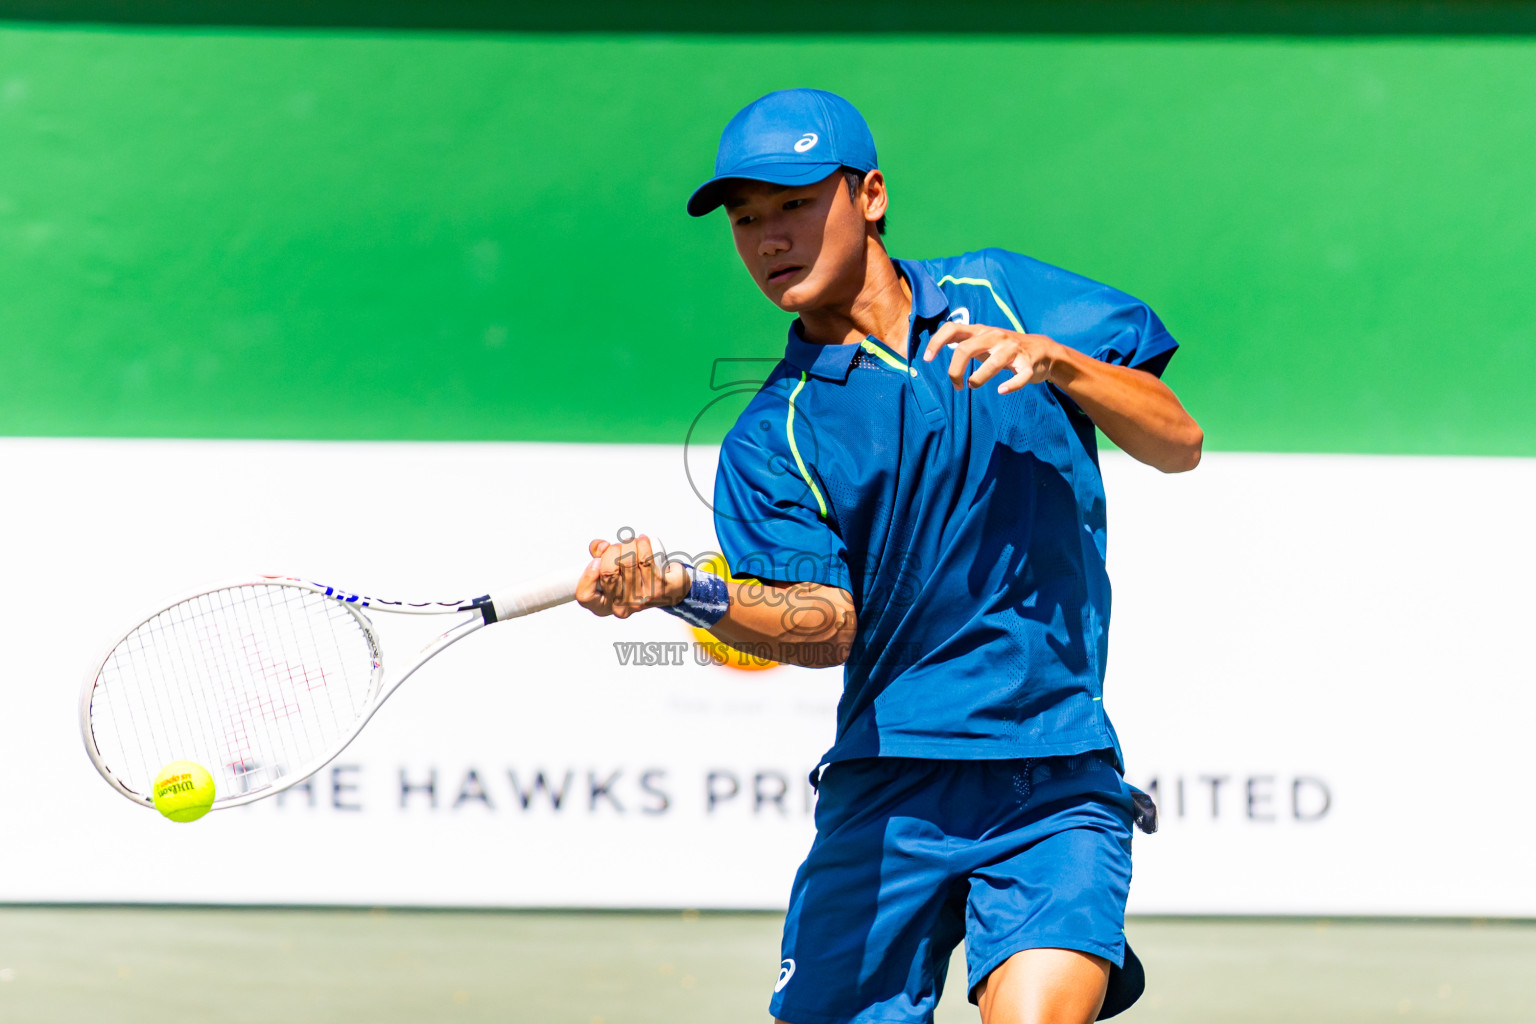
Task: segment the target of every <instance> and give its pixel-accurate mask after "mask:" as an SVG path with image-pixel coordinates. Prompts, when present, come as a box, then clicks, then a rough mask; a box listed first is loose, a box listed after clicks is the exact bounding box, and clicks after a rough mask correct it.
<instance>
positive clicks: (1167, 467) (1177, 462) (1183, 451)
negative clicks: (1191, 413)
mask: <svg viewBox="0 0 1536 1024" xmlns="http://www.w3.org/2000/svg"><path fill="white" fill-rule="evenodd" d="M1204 448H1205V431H1203V430H1201V429H1200V426H1199V424H1197V423H1195V422H1194V421H1190V425H1189V431H1188V433H1187V435H1186V436H1185V437H1183V438H1180V441H1179V444H1178V445H1176V446H1175V447H1174V449H1173V451H1172V452H1170V453H1169V456H1168V458H1166V459H1165V460H1164V461H1163V464H1162V465H1160V466H1158V467H1157V468H1158V469H1160V470H1162V471H1163V472H1164V473H1188V472H1189V471H1190V470H1192V469H1194V468H1195V467H1196V466H1198V465H1200V455H1201V453H1202V451H1203V450H1204Z"/></svg>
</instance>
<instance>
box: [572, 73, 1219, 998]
mask: <svg viewBox="0 0 1536 1024" xmlns="http://www.w3.org/2000/svg"><path fill="white" fill-rule="evenodd" d="M996 200H997V197H992V200H991V201H996ZM889 201H890V200H889V195H888V193H887V191H886V182H885V178H884V176H883V175H882V174H881V172H880V170H879V168H878V163H877V161H876V158H875V145H874V140H873V139H872V137H871V135H870V131H869V128H868V127H867V126H866V124H865V122H864V119H863V118H862V117H861V116H860V115H859V113H858V111H856V110H855V109H854V108H853V106H851V105H850V104H849V103H848V102H847V101H846V100H844V99H842V98H841V97H838V96H835V95H832V94H830V93H826V92H820V91H816V90H810V89H794V90H789V91H785V92H776V93H772V94H770V95H768V96H764V97H763V98H762V99H759V100H757V101H756V102H755V103H753V104H751V105H750V106H748V107H747V108H746V109H744V110H742V111H741V112H740V113H739V114H737V115H736V117H735V118H734V119H733V120H732V121H731V122H730V124H729V125H728V126H727V127H726V129H725V132H724V135H723V136H722V138H721V141H720V148H719V152H718V155H717V157H716V160H715V175H714V177H712V178H710V179H709V180H708V181H707V182H705V183H704V184H703V185H702V186H700V188H699V189H698V190H697V191H696V192H695V193H694V194H693V197H692V198H691V199H690V200H689V202H688V212H689V213H691V214H693V215H694V216H702V215H704V214H706V213H709V212H710V211H712V210H715V209H716V208H718V207H722V206H723V207H724V208H725V212H726V216H727V218H728V219H729V220H730V224H731V232H732V235H733V237H734V239H735V243H736V251H737V253H738V254H739V255H740V257H741V260H742V262H743V263H744V264H745V265H746V268H747V272H748V273H749V274H751V275H752V280H753V281H754V282H755V283H756V284H757V286H758V287H759V288H761V289H762V291H763V294H765V295H766V296H767V297H768V298H769V300H770V301H772V302H773V303H774V304H775V305H777V306H778V307H779V308H780V309H783V310H784V311H785V312H787V313H793V314H796V315H797V317H798V319H796V320H795V321H794V322H793V324H791V326H790V328H789V338H788V341H787V343H786V347H785V351H784V359H783V361H782V362H780V363H779V364H778V366H777V367H776V368H775V369H774V371H773V372H772V374H771V376H770V377H769V378H768V380H767V382H766V383H765V384H764V385H763V387H762V389H761V391H760V392H759V393H758V394H757V395H756V396H755V398H754V399H753V400H752V401H751V403H750V404H749V405H748V407H747V409H746V411H745V412H744V413H743V414H742V415H741V417H740V418H739V419H738V420H737V422H736V425H735V426H734V427H733V428H732V429H731V431H730V433H729V434H728V435H727V436H726V438H725V441H724V444H723V445H722V448H721V451H720V464H719V470H718V475H717V480H716V486H715V511H716V517H715V522H716V530H717V535H718V538H719V541H720V545H721V548H722V551H723V553H724V554H725V556H726V558H727V560H728V562H729V564H730V565H731V566H732V569H733V572H734V575H735V578H734V579H731V580H723V579H720V578H718V577H715V576H712V575H710V574H708V573H705V572H702V571H698V570H694V569H691V568H688V567H685V566H682V565H679V564H677V563H670V564H669V563H667V561H666V559H664V558H658V557H656V556H655V555H656V553H654V552H653V551H652V550H651V546H650V542H649V541H648V540H647V539H646V538H645V537H643V536H642V537H637V538H635V539H633V540H632V541H630V542H628V543H624V544H608V543H606V542H603V541H594V542H593V543H592V546H591V549H590V553H591V554H592V556H593V560H592V562H591V564H590V565H589V566H588V568H587V570H586V572H585V573H584V575H583V577H582V580H581V582H580V584H579V591H578V600H580V601H581V603H582V604H583V605H584V606H586V607H587V608H589V609H591V610H592V611H593V612H595V613H597V614H599V615H608V614H612V615H617V616H620V617H625V616H628V615H631V614H634V613H636V612H638V611H640V610H642V609H645V608H652V607H662V608H665V609H666V610H668V611H670V612H672V613H674V614H677V615H680V616H682V617H683V618H685V619H687V620H688V621H690V622H692V623H694V624H696V625H701V626H705V627H707V628H708V629H709V630H711V631H712V632H713V633H714V635H715V636H717V637H718V638H720V639H721V640H723V641H725V642H727V643H731V644H736V645H740V646H744V647H747V648H748V649H751V650H761V645H763V644H768V645H772V649H773V650H774V651H776V652H777V654H776V656H777V659H778V660H781V661H786V662H794V663H798V664H802V665H811V666H830V665H837V664H841V665H843V666H844V678H845V683H844V692H843V697H842V700H841V702H840V704H839V706H838V716H837V734H836V742H835V743H834V744H833V745H832V748H831V749H830V750H829V751H827V753H826V755H825V756H824V757H823V758H822V763H821V766H820V767H819V768H818V771H817V774H816V775H815V776H813V782H815V783H816V784H817V785H818V787H819V799H818V802H817V808H816V839H815V842H814V844H813V845H812V847H811V850H810V853H809V855H808V856H807V857H806V860H805V863H804V864H803V865H802V866H801V868H800V870H799V872H798V874H797V875H796V878H795V882H794V887H793V890H792V892H791V896H790V905H789V914H788V917H787V919H786V921H785V925H784V939H783V947H782V953H781V955H782V957H783V960H782V963H781V966H780V970H779V980H778V984H777V987H776V989H775V991H774V994H773V997H772V1001H771V1003H770V1009H771V1011H772V1013H773V1014H774V1016H775V1017H776V1018H778V1019H779V1020H781V1021H786V1022H791V1024H843V1022H876V1021H879V1022H907V1021H913V1022H917V1021H930V1020H931V1019H932V1016H933V1010H934V1006H935V1004H936V1002H937V1000H938V998H939V994H940V992H941V990H942V988H943V984H944V980H945V971H946V968H947V966H948V964H949V957H950V953H951V952H952V951H953V949H954V947H955V945H956V944H957V943H958V942H960V941H961V940H962V939H963V940H964V941H965V950H966V967H967V975H968V976H967V979H966V981H967V988H968V993H969V996H970V998H971V1000H972V1001H973V1002H975V1003H977V1004H978V1005H979V1006H980V1011H981V1018H982V1020H983V1021H984V1022H985V1024H1018V1022H1062V1024H1066V1022H1072V1024H1076V1022H1086V1021H1092V1020H1094V1019H1096V1018H1103V1017H1109V1016H1112V1015H1113V1014H1116V1013H1119V1012H1120V1011H1121V1010H1123V1009H1125V1008H1126V1007H1127V1006H1129V1005H1130V1004H1131V1003H1132V1002H1134V1001H1135V999H1136V998H1137V997H1138V996H1139V995H1140V993H1141V990H1142V987H1143V980H1142V973H1141V968H1140V964H1139V962H1138V961H1137V960H1136V958H1135V956H1134V955H1133V954H1132V953H1131V951H1130V949H1129V948H1128V947H1127V945H1126V943H1125V936H1124V932H1123V930H1122V929H1123V925H1124V917H1125V900H1126V894H1127V891H1128V889H1129V887H1130V881H1131V832H1132V828H1133V825H1134V824H1141V825H1142V826H1143V828H1145V829H1146V830H1148V831H1150V830H1151V828H1153V827H1155V816H1154V815H1155V809H1153V808H1152V807H1151V806H1150V801H1147V800H1146V799H1145V797H1144V796H1143V795H1142V794H1139V793H1138V792H1137V791H1135V790H1134V789H1132V787H1130V786H1129V785H1128V784H1127V783H1126V782H1125V781H1124V778H1123V775H1122V773H1123V765H1122V762H1121V755H1120V746H1119V742H1118V740H1117V739H1116V736H1115V732H1114V729H1113V728H1112V727H1111V725H1110V722H1109V718H1108V716H1107V715H1106V714H1105V710H1104V703H1103V700H1102V697H1103V681H1104V667H1105V658H1106V655H1107V653H1108V638H1109V611H1110V587H1109V579H1108V576H1107V575H1106V572H1105V501H1104V486H1103V480H1102V477H1101V476H1100V472H1099V464H1098V455H1097V449H1096V442H1095V433H1094V430H1095V427H1097V428H1098V429H1099V430H1102V431H1103V432H1104V433H1105V435H1106V436H1108V437H1109V438H1110V439H1111V440H1112V441H1113V442H1114V443H1115V444H1116V445H1118V446H1119V447H1120V448H1121V450H1123V451H1125V452H1127V453H1128V454H1130V455H1131V456H1132V457H1133V458H1136V459H1138V460H1140V461H1141V462H1144V463H1147V464H1149V465H1151V466H1155V467H1156V468H1158V469H1160V470H1163V471H1164V472H1182V471H1184V470H1189V469H1193V468H1194V467H1195V465H1196V464H1197V463H1198V462H1199V461H1200V451H1201V444H1202V434H1201V431H1200V428H1199V426H1198V425H1197V424H1196V423H1195V421H1194V420H1193V419H1191V418H1190V416H1189V415H1188V413H1186V412H1185V411H1184V408H1183V407H1182V406H1181V405H1180V403H1179V401H1178V399H1177V398H1176V397H1175V396H1174V394H1173V392H1172V391H1170V390H1169V389H1168V387H1167V386H1165V385H1164V384H1163V383H1162V382H1161V380H1160V379H1159V377H1160V375H1161V373H1162V371H1163V369H1164V368H1165V367H1166V366H1167V365H1168V361H1169V359H1170V357H1171V356H1172V355H1173V352H1174V349H1175V348H1176V344H1175V342H1174V340H1173V338H1172V337H1170V336H1169V333H1168V331H1167V330H1166V329H1165V328H1164V327H1163V325H1162V323H1161V322H1160V321H1159V320H1158V318H1157V317H1156V316H1155V315H1154V314H1153V313H1152V311H1151V310H1150V309H1148V308H1147V306H1146V305H1144V304H1143V303H1141V302H1138V301H1137V300H1136V299H1133V298H1131V297H1130V296H1128V295H1125V294H1124V293H1122V292H1119V291H1116V290H1115V289H1113V288H1110V287H1107V286H1105V285H1102V284H1097V283H1095V282H1093V281H1090V280H1087V279H1086V278H1083V277H1079V276H1078V275H1076V274H1072V273H1069V272H1067V271H1065V270H1059V269H1057V268H1055V267H1051V266H1047V265H1046V264H1044V263H1040V262H1038V261H1036V260H1033V259H1030V258H1029V257H1027V256H1021V255H1018V254H1016V253H1012V252H1005V251H1002V250H998V249H986V250H981V251H979V252H972V253H967V254H965V255H962V256H954V257H950V258H946V259H932V260H897V259H892V258H891V256H889V255H888V254H887V252H886V249H885V245H884V242H883V240H882V235H883V234H884V231H885V225H886V213H887V209H888V207H889Z"/></svg>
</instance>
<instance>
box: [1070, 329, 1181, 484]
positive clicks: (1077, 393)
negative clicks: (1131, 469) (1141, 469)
mask: <svg viewBox="0 0 1536 1024" xmlns="http://www.w3.org/2000/svg"><path fill="white" fill-rule="evenodd" d="M1058 349H1059V351H1058V352H1055V353H1053V355H1052V359H1051V366H1050V370H1049V372H1048V374H1047V377H1046V379H1047V380H1049V381H1050V382H1051V383H1052V384H1055V385H1056V386H1057V387H1058V388H1060V389H1061V390H1062V391H1063V392H1065V393H1066V394H1067V395H1068V396H1069V397H1070V398H1071V399H1072V400H1073V401H1074V402H1076V403H1077V404H1078V407H1079V408H1081V409H1082V410H1083V412H1085V413H1087V414H1088V418H1089V419H1091V420H1093V422H1094V424H1095V425H1096V426H1097V427H1098V428H1099V429H1100V430H1102V431H1104V436H1106V437H1108V438H1109V439H1110V440H1111V441H1113V442H1114V443H1115V444H1116V445H1118V446H1119V447H1120V449H1121V450H1122V451H1124V452H1125V453H1126V454H1127V455H1129V456H1131V457H1132V458H1133V459H1136V460H1137V461H1139V462H1145V463H1146V464H1147V465H1149V466H1153V467H1155V468H1157V469H1160V470H1162V471H1163V472H1164V473H1182V472H1185V471H1187V470H1191V469H1194V468H1195V467H1196V466H1197V465H1199V464H1200V450H1201V447H1202V445H1203V444H1204V441H1205V434H1204V433H1203V432H1202V431H1201V429H1200V425H1199V424H1198V423H1196V422H1195V420H1194V418H1193V417H1192V416H1190V415H1189V413H1187V412H1185V411H1184V406H1183V405H1182V404H1180V402H1179V399H1178V397H1177V396H1176V395H1175V394H1174V393H1173V391H1172V390H1171V389H1170V388H1169V387H1168V385H1166V384H1164V383H1163V382H1162V381H1160V380H1158V379H1157V377H1155V376H1153V375H1152V374H1150V373H1147V372H1146V371H1145V370H1133V369H1130V368H1129V367H1124V366H1116V365H1114V364H1112V363H1106V362H1103V361H1101V360H1098V359H1095V358H1093V357H1092V356H1089V355H1085V354H1084V353H1082V352H1079V351H1077V350H1076V349H1073V348H1070V347H1068V346H1066V345H1059V346H1058Z"/></svg>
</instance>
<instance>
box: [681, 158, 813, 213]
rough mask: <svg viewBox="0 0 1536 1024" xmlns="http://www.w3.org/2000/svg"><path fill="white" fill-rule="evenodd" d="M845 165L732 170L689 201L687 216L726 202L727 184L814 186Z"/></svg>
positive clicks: (714, 180) (806, 165) (707, 183)
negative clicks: (744, 181) (735, 182)
mask: <svg viewBox="0 0 1536 1024" xmlns="http://www.w3.org/2000/svg"><path fill="white" fill-rule="evenodd" d="M842 166H843V165H842V164H750V165H748V166H746V167H733V168H732V169H731V171H730V173H728V174H717V175H715V176H714V177H713V178H710V179H709V180H708V181H706V182H705V183H704V184H702V185H700V186H699V187H698V188H697V189H695V190H694V192H693V195H692V197H690V198H689V200H688V213H689V214H691V215H692V216H694V217H702V216H704V215H705V214H706V213H709V212H710V211H711V210H713V209H714V208H715V207H717V206H719V205H720V204H721V203H723V202H725V190H726V188H727V187H728V183H729V182H732V181H739V180H741V179H743V178H745V179H746V180H748V181H766V182H768V183H769V184H770V185H811V184H814V183H815V182H818V181H820V180H822V179H823V178H825V177H827V176H828V175H829V174H832V173H833V172H834V171H836V170H838V168H840V167H842Z"/></svg>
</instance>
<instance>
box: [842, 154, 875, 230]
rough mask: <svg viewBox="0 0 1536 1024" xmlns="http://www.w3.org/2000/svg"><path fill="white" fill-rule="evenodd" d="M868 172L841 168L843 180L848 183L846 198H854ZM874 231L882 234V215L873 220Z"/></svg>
mask: <svg viewBox="0 0 1536 1024" xmlns="http://www.w3.org/2000/svg"><path fill="white" fill-rule="evenodd" d="M868 173H869V172H868V171H856V170H854V169H853V168H852V167H844V168H843V180H844V181H846V182H847V183H848V198H850V199H854V198H857V197H858V194H859V189H860V187H862V186H863V184H864V179H865V177H867V176H868ZM875 231H876V232H878V233H879V234H882V235H883V234H885V218H884V217H881V218H880V219H879V220H877V221H875Z"/></svg>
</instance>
